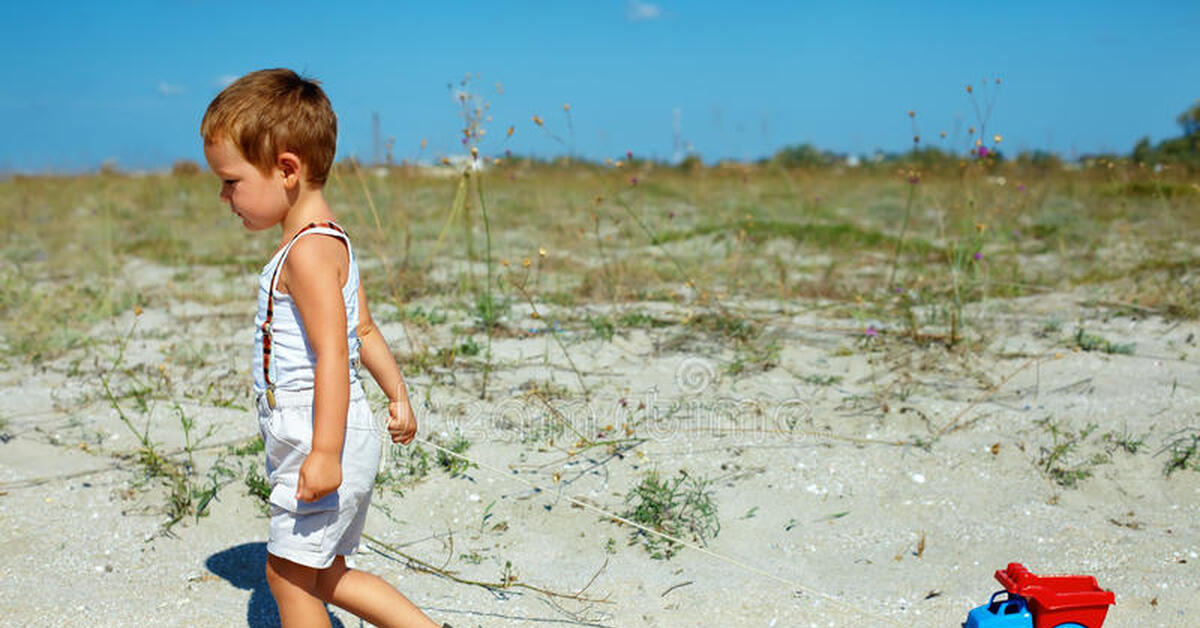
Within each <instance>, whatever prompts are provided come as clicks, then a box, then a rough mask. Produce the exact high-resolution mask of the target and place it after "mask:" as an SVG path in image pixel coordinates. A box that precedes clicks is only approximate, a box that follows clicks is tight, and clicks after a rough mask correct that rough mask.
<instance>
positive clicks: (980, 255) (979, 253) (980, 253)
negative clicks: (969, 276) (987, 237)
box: [972, 251, 983, 262]
mask: <svg viewBox="0 0 1200 628" xmlns="http://www.w3.org/2000/svg"><path fill="white" fill-rule="evenodd" d="M972 257H974V258H975V261H977V262H978V261H979V260H981V259H983V251H975V255H973V256H972Z"/></svg>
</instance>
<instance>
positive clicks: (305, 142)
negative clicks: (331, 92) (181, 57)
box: [200, 68, 337, 186]
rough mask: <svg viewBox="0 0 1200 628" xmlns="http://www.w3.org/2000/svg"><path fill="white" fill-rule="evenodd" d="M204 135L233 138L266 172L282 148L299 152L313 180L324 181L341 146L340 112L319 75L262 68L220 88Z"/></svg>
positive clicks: (207, 140)
mask: <svg viewBox="0 0 1200 628" xmlns="http://www.w3.org/2000/svg"><path fill="white" fill-rule="evenodd" d="M200 135H201V137H203V138H204V142H205V143H206V144H208V143H215V142H219V141H221V139H223V138H229V140H230V141H231V142H233V145H234V146H236V147H237V149H238V150H239V151H240V152H241V153H242V157H243V158H245V160H246V161H248V162H250V163H251V164H253V165H254V166H255V167H257V168H258V169H259V170H260V171H262V172H263V173H264V174H266V173H267V172H269V171H270V170H271V168H272V167H274V165H275V159H276V158H277V157H278V156H279V154H280V153H283V152H290V153H295V154H296V155H297V156H298V157H300V160H301V161H302V162H304V166H305V168H307V170H308V183H310V184H312V185H315V186H323V185H325V179H326V178H327V177H328V176H329V169H330V167H332V165H333V156H334V153H335V152H336V151H337V116H335V115H334V113H333V106H332V105H330V104H329V98H328V97H326V96H325V92H324V90H322V89H321V86H320V83H318V82H317V81H315V80H312V79H307V78H303V77H301V76H299V75H298V74H296V73H295V72H293V71H291V70H288V69H284V68H276V69H273V70H259V71H257V72H251V73H249V74H247V75H245V76H243V77H242V78H240V79H238V80H236V81H234V82H233V83H232V84H230V85H229V87H226V88H225V89H223V90H221V93H220V94H217V97H216V98H214V99H213V101H212V103H210V104H209V105H208V110H207V111H205V112H204V120H203V121H202V122H201V123H200Z"/></svg>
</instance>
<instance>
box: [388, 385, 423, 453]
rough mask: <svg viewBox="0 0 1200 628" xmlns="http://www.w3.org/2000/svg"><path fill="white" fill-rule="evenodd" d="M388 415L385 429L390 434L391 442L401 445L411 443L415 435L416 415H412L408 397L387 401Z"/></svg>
mask: <svg viewBox="0 0 1200 628" xmlns="http://www.w3.org/2000/svg"><path fill="white" fill-rule="evenodd" d="M388 415H389V418H388V424H387V430H388V434H391V435H392V442H393V443H401V444H403V445H407V444H409V443H411V442H412V439H413V438H415V437H416V435H417V417H416V416H415V415H413V411H412V404H410V403H409V402H408V397H407V396H405V397H401V398H400V399H398V400H396V401H393V402H391V403H389V404H388Z"/></svg>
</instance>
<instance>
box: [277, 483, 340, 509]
mask: <svg viewBox="0 0 1200 628" xmlns="http://www.w3.org/2000/svg"><path fill="white" fill-rule="evenodd" d="M268 501H269V502H271V505H272V506H278V507H279V508H282V509H284V510H286V511H288V512H292V513H296V514H297V515H311V514H315V513H318V512H328V511H331V510H337V509H338V508H339V507H340V506H341V497H339V495H338V491H333V492H332V493H330V494H328V495H326V496H324V497H322V498H321V499H318V500H317V501H314V502H305V501H300V500H298V499H296V487H295V486H288V485H287V484H282V483H280V484H276V485H275V486H274V487H272V488H271V497H270V498H268Z"/></svg>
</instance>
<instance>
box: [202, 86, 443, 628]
mask: <svg viewBox="0 0 1200 628" xmlns="http://www.w3.org/2000/svg"><path fill="white" fill-rule="evenodd" d="M200 135H201V136H202V137H203V138H204V156H205V159H207V160H208V165H209V167H210V168H211V169H212V171H213V172H214V173H216V175H217V176H218V177H220V178H221V193H220V196H221V200H222V201H224V202H226V203H228V204H229V208H230V209H231V210H232V211H233V213H234V214H235V215H236V216H237V217H238V218H241V220H242V224H243V225H244V226H245V227H246V228H247V229H250V230H252V231H260V230H264V229H270V228H271V227H275V226H279V227H280V228H281V230H282V234H281V235H282V237H281V240H280V245H279V249H278V250H277V251H276V253H275V255H274V256H273V257H272V258H271V261H270V262H268V263H267V265H266V267H264V268H263V272H262V275H261V276H260V278H259V291H258V292H259V295H258V304H259V307H258V315H257V316H256V317H255V326H256V332H255V362H254V365H255V369H254V374H255V386H254V388H255V393H256V394H257V395H258V406H259V428H260V431H261V432H262V434H263V441H264V443H265V445H266V452H267V475H268V477H269V479H270V481H271V497H270V502H271V522H270V532H269V537H268V538H269V541H268V543H267V552H268V557H267V582H268V584H270V587H271V593H272V594H273V595H274V596H275V601H276V603H277V604H278V607H279V616H280V620H281V621H282V623H283V625H284V626H285V627H291V626H328V625H329V619H328V615H327V613H326V611H325V607H324V604H323V602H331V603H333V604H336V605H337V606H340V607H342V608H344V609H346V610H348V611H350V612H352V613H354V614H355V615H358V616H359V617H362V618H363V619H365V620H367V621H370V622H371V623H373V624H376V625H378V626H436V624H434V623H433V622H432V621H431V620H430V619H429V618H428V617H426V616H425V614H424V613H422V612H421V611H420V610H419V609H418V608H417V607H416V606H414V605H413V604H412V602H410V601H409V600H408V599H407V598H405V597H404V596H403V595H402V594H401V593H400V592H399V591H397V590H396V589H394V588H392V586H391V585H389V584H388V583H387V582H385V581H383V580H382V579H380V578H379V577H377V576H373V575H370V574H367V573H365V572H362V571H357V570H352V569H349V568H347V567H346V562H345V556H346V555H347V554H350V553H353V551H354V550H355V549H356V548H357V546H358V542H359V539H360V537H361V536H362V531H363V525H364V522H365V520H366V515H367V509H368V506H369V504H370V499H371V490H372V487H373V485H374V481H375V473H376V471H377V470H378V467H379V457H380V449H381V447H382V442H381V440H382V439H381V437H380V434H379V431H378V429H377V428H376V426H375V424H374V419H373V418H372V414H371V410H370V408H369V407H368V405H367V402H366V399H365V397H364V396H363V390H362V386H361V384H360V383H359V381H358V374H357V370H356V368H355V366H356V364H357V362H358V360H359V359H361V361H362V363H363V364H364V365H365V366H366V367H367V370H368V371H370V373H371V375H372V376H373V377H374V378H375V381H376V382H377V383H378V384H379V386H380V387H381V388H382V389H383V390H384V391H385V392H387V393H388V397H389V399H390V400H391V402H390V403H389V404H388V411H389V415H390V418H389V420H388V424H387V429H388V432H389V433H390V434H391V439H392V441H393V442H399V443H405V444H407V443H409V442H411V441H412V439H413V437H414V436H415V435H416V430H417V421H416V418H415V417H414V416H413V412H412V408H411V406H410V405H409V400H408V391H407V389H406V387H405V385H404V380H403V378H402V377H401V376H400V371H399V369H398V368H397V366H396V363H395V361H394V360H393V359H392V354H391V351H390V350H389V349H388V346H387V343H386V342H385V341H384V339H383V337H382V335H381V334H380V333H379V332H378V330H376V328H375V325H374V323H373V322H372V321H371V314H370V311H369V310H368V309H367V296H366V294H365V293H364V291H363V288H362V285H361V284H360V283H359V279H358V265H357V263H356V261H355V256H354V253H353V250H352V249H351V247H350V240H349V238H348V237H347V236H346V233H345V232H344V231H343V230H342V229H341V227H338V226H337V224H336V223H335V222H334V218H333V214H332V213H331V212H330V209H329V205H328V204H327V203H326V202H325V197H324V196H323V194H322V188H323V186H324V184H325V178H326V176H327V175H328V174H329V169H330V167H331V165H332V163H333V156H334V151H335V148H336V143H337V119H336V117H335V116H334V113H333V109H332V107H331V106H330V104H329V100H328V99H327V98H326V96H325V93H324V92H323V91H322V90H321V88H320V86H319V85H318V84H317V83H316V82H315V81H311V80H306V79H303V78H301V77H299V76H297V75H296V73H294V72H292V71H291V70H284V69H276V70H261V71H258V72H252V73H250V74H247V75H246V76H243V77H242V78H240V79H238V80H237V81H235V82H234V83H233V84H231V85H230V86H229V87H227V88H225V90H223V91H222V92H221V93H220V94H218V95H217V97H216V98H215V99H214V100H213V101H212V103H211V104H210V105H209V106H208V110H207V111H206V112H205V114H204V120H203V122H202V123H201V125H200Z"/></svg>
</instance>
